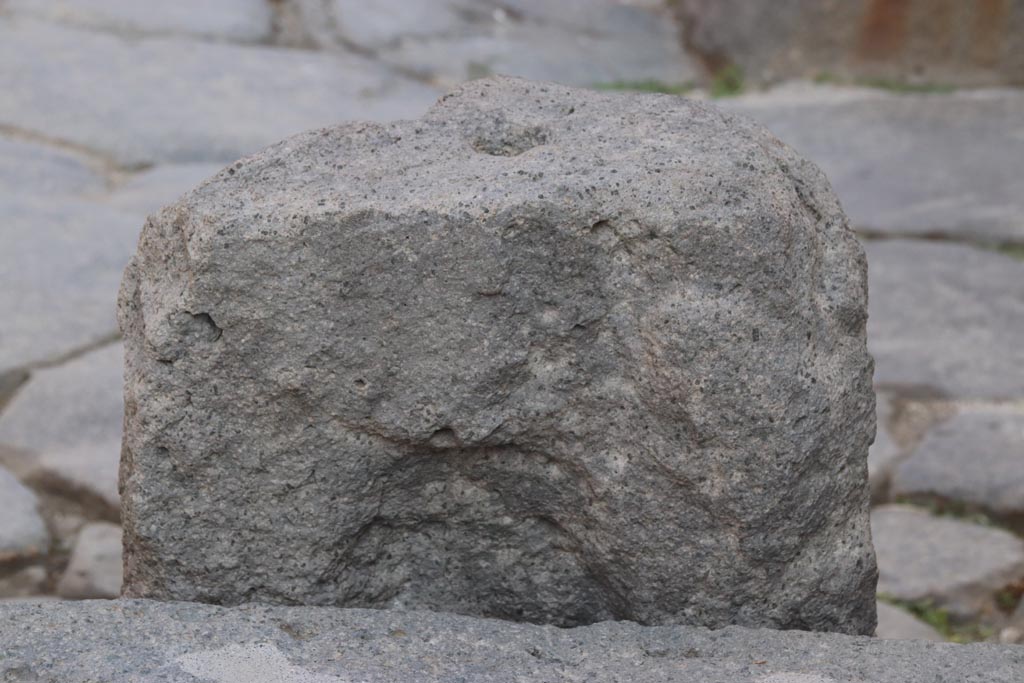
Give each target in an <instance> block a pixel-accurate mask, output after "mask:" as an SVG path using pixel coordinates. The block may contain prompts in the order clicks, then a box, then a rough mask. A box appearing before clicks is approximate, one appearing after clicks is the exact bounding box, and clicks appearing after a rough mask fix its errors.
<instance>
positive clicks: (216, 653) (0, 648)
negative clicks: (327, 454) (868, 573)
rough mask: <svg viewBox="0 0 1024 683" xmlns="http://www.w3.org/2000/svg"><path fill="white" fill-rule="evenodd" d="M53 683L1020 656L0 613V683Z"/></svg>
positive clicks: (335, 617)
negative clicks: (26, 682)
mask: <svg viewBox="0 0 1024 683" xmlns="http://www.w3.org/2000/svg"><path fill="white" fill-rule="evenodd" d="M4 678H6V680H13V681H61V683H87V682H89V683H91V682H93V681H104V683H134V682H136V681H143V680H145V681H168V682H169V683H187V682H191V681H198V680H202V681H212V682H214V683H241V682H242V681H244V682H245V683H347V682H351V681H360V682H362V683H394V682H395V681H416V682H417V683H442V682H443V683H450V682H452V681H466V682H470V681H472V682H474V683H476V682H484V681H486V682H493V683H512V682H513V681H514V682H516V683H540V682H542V681H543V682H549V681H577V680H578V681H589V682H591V683H613V682H621V681H636V682H637V683H668V682H669V681H672V682H673V683H936V682H937V681H956V682H957V683H960V682H963V683H1019V682H1020V681H1021V680H1022V679H1024V648H1021V647H1015V646H1005V645H993V644H981V643H975V644H971V645H957V644H954V643H927V642H920V641H909V640H903V641H900V640H881V639H876V638H867V637H851V636H844V635H838V634H825V633H804V632H800V631H771V630H753V629H745V628H740V627H735V626H732V627H729V628H725V629H722V630H720V631H709V630H706V629H703V628H698V627H692V626H663V627H644V626H638V625H637V624H633V623H628V622H607V623H602V624H596V625H593V626H585V627H580V628H574V629H557V628H552V627H550V626H536V625H531V624H513V623H509V622H505V621H496V620H489V619H474V618H470V617H464V616H456V615H452V614H442V613H432V612H391V611H378V610H358V609H350V610H342V609H333V608H324V607H267V606H260V605H252V606H245V607H235V608H224V607H217V606H212V605H199V604H194V603H159V602H150V601H146V600H114V601H91V602H75V603H34V604H33V603H15V604H5V603H0V679H4Z"/></svg>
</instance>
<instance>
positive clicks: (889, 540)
mask: <svg viewBox="0 0 1024 683" xmlns="http://www.w3.org/2000/svg"><path fill="white" fill-rule="evenodd" d="M871 531H872V537H873V539H874V543H875V550H876V552H877V553H878V593H879V594H880V595H887V596H889V597H892V598H895V599H897V600H907V601H918V600H929V601H932V602H933V603H934V604H936V605H939V606H942V607H945V608H947V609H948V610H949V611H950V613H951V614H953V615H954V616H956V617H960V618H973V617H976V616H977V615H978V614H981V613H984V612H986V611H993V607H994V599H995V594H996V592H997V591H999V590H1001V589H1003V588H1004V587H1006V586H1008V585H1010V584H1012V583H1014V582H1015V581H1018V580H1020V578H1021V577H1024V541H1021V539H1019V538H1017V537H1016V536H1014V535H1013V534H1011V533H1009V532H1007V531H1003V530H1001V529H994V528H991V527H985V526H980V525H978V524H971V523H968V522H964V521H960V520H957V519H953V518H951V517H936V516H934V515H932V514H930V513H929V512H928V511H926V510H922V509H919V508H914V507H909V506H905V505H882V506H880V507H877V508H875V509H874V510H873V511H872V513H871Z"/></svg>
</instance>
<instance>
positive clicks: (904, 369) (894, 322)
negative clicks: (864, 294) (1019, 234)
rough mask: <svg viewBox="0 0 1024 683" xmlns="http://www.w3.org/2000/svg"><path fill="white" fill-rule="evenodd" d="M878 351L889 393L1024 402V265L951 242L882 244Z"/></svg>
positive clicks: (873, 311)
mask: <svg viewBox="0 0 1024 683" xmlns="http://www.w3.org/2000/svg"><path fill="white" fill-rule="evenodd" d="M865 250H866V251H867V255H868V281H869V290H870V297H869V316H868V348H869V349H870V350H871V354H872V355H873V356H874V357H875V384H876V386H879V387H880V388H883V389H886V388H892V389H897V388H903V389H914V388H917V389H920V388H926V389H930V390H933V391H937V392H938V393H939V394H942V395H946V396H948V397H952V398H988V399H1016V398H1019V397H1021V396H1024V372H1022V371H1021V368H1024V344H1019V343H1015V340H1019V339H1022V338H1024V261H1020V260H1018V259H1014V258H1011V257H1009V256H1006V255H1004V254H1000V253H996V252H992V251H987V250H982V249H978V248H974V247H969V246H961V245H955V244H947V243H937V242H925V241H906V240H877V241H869V242H867V243H866V244H865Z"/></svg>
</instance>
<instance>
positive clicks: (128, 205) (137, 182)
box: [104, 163, 224, 225]
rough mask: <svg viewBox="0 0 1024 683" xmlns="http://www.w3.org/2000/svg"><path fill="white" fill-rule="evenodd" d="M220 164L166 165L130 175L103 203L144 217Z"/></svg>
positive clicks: (214, 170)
mask: <svg viewBox="0 0 1024 683" xmlns="http://www.w3.org/2000/svg"><path fill="white" fill-rule="evenodd" d="M223 167H224V164H204V163H197V164H166V165H161V166H156V167H154V168H151V169H148V170H146V171H143V172H141V173H138V174H135V175H133V176H132V177H131V178H129V179H128V180H127V181H126V182H125V183H124V184H123V185H121V186H120V187H118V188H117V190H115V191H114V192H112V193H111V194H110V195H109V196H108V197H106V198H105V199H104V203H106V204H107V205H109V206H113V207H115V208H117V209H121V210H122V211H127V212H131V213H134V214H135V215H137V216H141V217H142V218H140V219H139V224H140V225H141V224H142V222H143V220H144V217H145V216H148V215H149V214H151V213H154V212H156V211H157V210H158V209H160V208H162V207H164V206H166V205H167V204H170V203H172V202H173V201H174V200H175V199H177V198H178V197H180V196H181V195H183V194H185V192H187V191H188V190H191V189H192V188H193V187H195V186H196V185H198V184H199V183H201V182H202V181H204V180H206V179H207V178H209V177H210V176H213V175H215V174H216V173H217V172H218V171H220V170H221V169H222V168H223Z"/></svg>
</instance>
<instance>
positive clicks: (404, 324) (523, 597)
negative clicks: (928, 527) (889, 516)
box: [120, 78, 876, 634]
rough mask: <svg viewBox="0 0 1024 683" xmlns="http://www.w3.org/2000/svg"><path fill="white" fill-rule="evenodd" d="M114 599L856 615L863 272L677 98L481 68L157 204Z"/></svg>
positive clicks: (781, 618) (708, 620) (766, 145)
mask: <svg viewBox="0 0 1024 683" xmlns="http://www.w3.org/2000/svg"><path fill="white" fill-rule="evenodd" d="M120 306H121V308H120V314H121V324H122V328H123V330H124V334H125V348H126V364H127V368H126V377H127V385H126V421H125V426H126V433H125V442H124V450H123V462H122V477H121V485H122V489H123V491H122V500H123V506H124V521H125V543H126V560H125V592H126V594H127V595H130V596H145V597H154V598H160V599H175V600H198V601H209V602H218V603H224V604H234V603H240V602H247V601H262V602H278V603H304V604H317V605H342V606H362V607H398V608H431V609H440V610H447V611H452V612H459V613H464V614H472V615H481V616H492V617H500V618H506V619H516V620H525V621H533V622H546V623H553V624H558V625H565V626H568V625H576V624H585V623H591V622H595V621H601V620H606V619H629V620H633V621H637V622H641V623H645V624H665V623H688V624H701V625H706V626H711V627H718V626H723V625H725V624H730V623H734V624H742V625H748V626H770V627H777V628H801V629H811V630H835V631H843V632H849V633H865V634H867V633H871V632H872V631H873V630H874V625H875V607H874V605H875V598H874V588H875V579H876V568H875V560H874V555H873V551H872V548H871V541H870V534H869V529H868V514H867V513H868V488H867V468H866V454H867V448H868V444H869V443H870V441H871V439H872V435H873V432H874V418H873V414H874V399H873V394H872V391H871V360H870V357H869V356H868V354H867V351H866V348H865V333H864V324H865V307H866V284H865V260H864V255H863V252H862V250H861V248H860V246H859V244H858V243H857V241H856V239H855V238H854V236H853V234H852V233H851V232H850V230H849V229H848V227H847V224H846V219H845V217H844V216H843V214H842V211H841V209H840V208H839V205H838V203H837V202H836V199H835V197H834V195H833V194H832V192H831V190H830V189H829V186H828V183H827V181H826V180H825V178H824V176H823V175H822V174H821V173H820V172H819V171H818V170H817V169H816V168H815V167H814V166H813V165H812V164H810V163H809V162H807V161H805V160H803V159H801V158H800V157H798V156H797V155H796V154H795V153H794V152H793V151H792V150H790V149H789V148H787V147H786V146H784V145H783V144H782V143H780V142H779V141H778V140H777V139H775V138H774V137H773V136H771V135H770V134H769V133H767V132H766V131H765V130H764V129H762V128H760V127H759V126H757V125H755V124H753V123H751V122H749V121H748V120H746V119H743V118H740V117H737V116H732V115H728V114H724V113H722V112H720V111H718V110H717V109H715V108H714V107H712V106H710V105H707V104H704V103H700V102H693V101H688V100H685V99H681V98H676V97H669V96H658V95H647V96H636V95H628V96H627V95H622V94H600V93H595V92H590V91H587V90H576V89H570V88H565V87H562V86H556V85H550V84H541V83H531V82H528V81H522V80H516V79H509V78H497V79H487V80H481V81H475V82H472V83H469V84H467V85H465V86H462V87H461V88H459V89H457V90H456V91H454V92H453V93H451V94H449V95H447V96H445V97H444V98H442V99H441V100H440V101H439V102H438V103H437V105H435V106H434V108H433V109H431V111H430V112H429V113H428V114H427V115H426V116H425V117H424V118H423V119H422V120H418V121H403V122H397V123H393V124H390V125H376V124H369V123H356V124H347V125H342V126H337V127H334V128H328V129H322V130H315V131H310V132H308V133H304V134H301V135H298V136H295V137H293V138H290V139H287V140H285V141H283V142H281V143H278V144H277V145H274V146H272V147H270V148H268V149H267V150H265V151H264V152H262V153H260V154H257V155H255V156H252V157H249V158H247V159H244V160H242V161H239V162H238V163H236V164H234V165H233V166H231V167H229V168H228V169H226V170H224V171H222V172H221V173H220V174H219V175H217V176H215V177H214V178H212V179H211V180H209V181H207V182H206V183H204V184H203V185H201V186H200V187H199V188H197V189H196V190H194V191H193V192H191V193H190V194H188V195H186V196H185V197H184V198H182V199H181V200H180V201H179V202H178V203H177V204H175V205H173V206H170V207H168V208H166V209H164V210H163V211H162V212H161V213H159V214H157V215H156V216H155V217H153V218H152V219H151V220H150V221H149V222H148V223H147V225H146V226H145V229H144V231H143V235H142V238H141V241H140V244H139V250H138V253H137V255H136V256H135V259H134V261H133V263H132V264H131V265H130V267H129V268H128V271H127V273H126V275H125V280H124V285H123V289H122V294H121V302H120Z"/></svg>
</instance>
